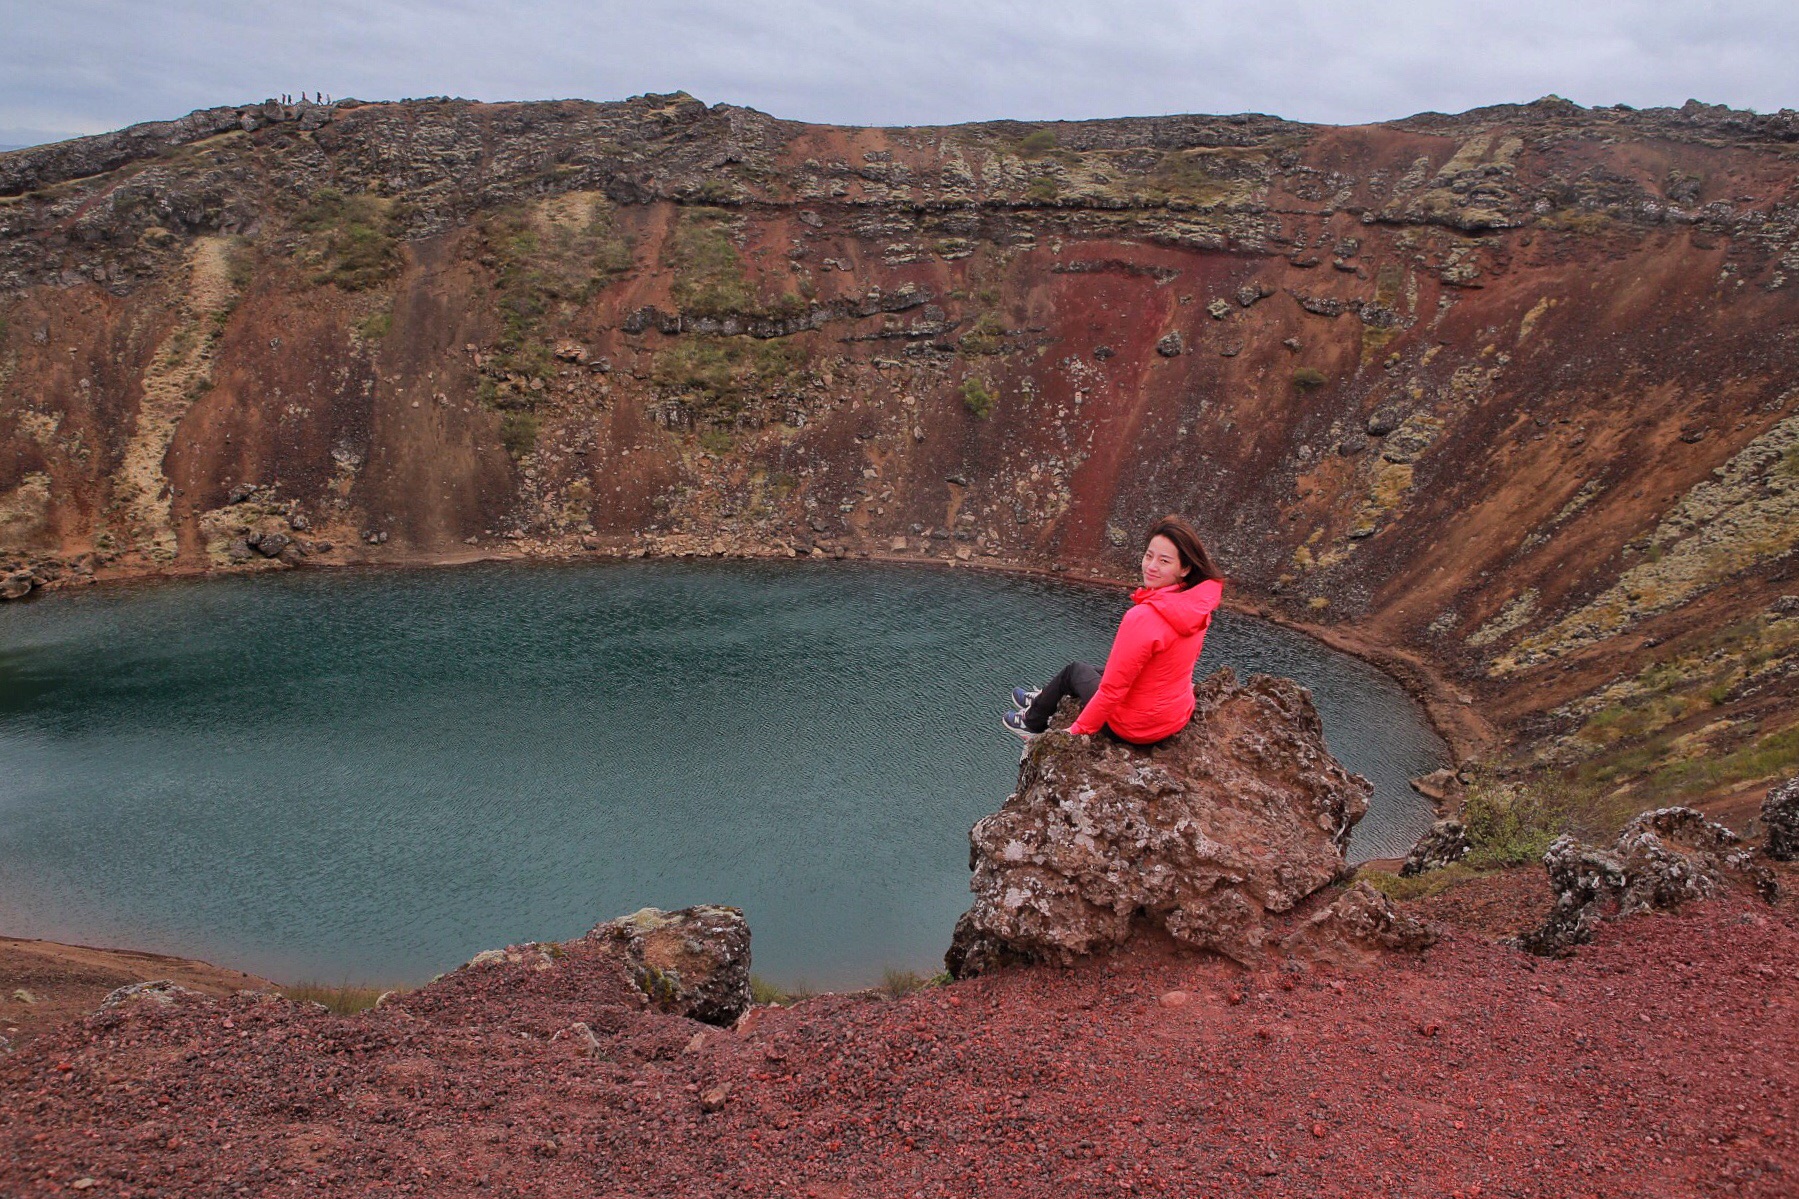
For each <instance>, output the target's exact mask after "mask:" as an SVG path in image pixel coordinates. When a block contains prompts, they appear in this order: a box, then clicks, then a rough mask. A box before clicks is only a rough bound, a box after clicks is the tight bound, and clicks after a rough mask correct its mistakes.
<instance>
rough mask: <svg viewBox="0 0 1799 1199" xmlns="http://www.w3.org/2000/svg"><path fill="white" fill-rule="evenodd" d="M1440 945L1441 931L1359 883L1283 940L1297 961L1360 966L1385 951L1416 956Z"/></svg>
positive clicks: (1284, 949)
mask: <svg viewBox="0 0 1799 1199" xmlns="http://www.w3.org/2000/svg"><path fill="white" fill-rule="evenodd" d="M1436 941H1437V932H1436V930H1435V929H1433V928H1431V927H1430V926H1429V925H1427V924H1425V923H1424V922H1423V921H1421V920H1419V919H1418V918H1417V917H1415V916H1411V915H1408V914H1406V913H1404V912H1400V911H1397V910H1395V908H1394V907H1393V905H1392V904H1391V903H1390V902H1388V900H1387V897H1386V896H1385V895H1382V894H1381V893H1380V892H1379V891H1376V890H1375V889H1374V888H1373V887H1372V886H1370V885H1369V884H1368V883H1366V882H1359V883H1357V884H1355V885H1354V886H1353V887H1351V888H1349V889H1348V890H1347V891H1345V892H1343V894H1342V895H1340V896H1338V897H1337V899H1336V900H1335V901H1333V902H1332V903H1331V904H1330V905H1329V906H1328V907H1326V908H1323V909H1322V910H1320V911H1319V912H1318V913H1317V914H1316V915H1314V916H1313V917H1312V918H1311V919H1310V920H1307V921H1306V922H1305V923H1304V924H1302V925H1300V926H1299V928H1298V929H1297V930H1295V931H1294V932H1292V933H1289V934H1288V935H1287V936H1285V937H1283V938H1282V939H1281V942H1280V947H1281V949H1282V950H1283V951H1284V952H1286V953H1289V954H1292V955H1293V956H1295V957H1306V958H1312V959H1314V960H1317V961H1321V962H1329V963H1331V964H1332V965H1337V966H1355V965H1363V964H1366V963H1368V962H1370V961H1372V960H1373V959H1374V958H1376V957H1378V956H1379V954H1380V953H1381V951H1382V950H1387V951H1393V952H1401V953H1415V952H1418V951H1421V950H1424V949H1428V948H1429V947H1430V946H1432V945H1434V944H1436Z"/></svg>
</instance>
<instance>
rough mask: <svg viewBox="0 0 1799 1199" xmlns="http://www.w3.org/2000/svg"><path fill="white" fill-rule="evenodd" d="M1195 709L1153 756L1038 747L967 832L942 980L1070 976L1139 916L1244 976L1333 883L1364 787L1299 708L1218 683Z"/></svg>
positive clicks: (1286, 697)
mask: <svg viewBox="0 0 1799 1199" xmlns="http://www.w3.org/2000/svg"><path fill="white" fill-rule="evenodd" d="M1197 698H1198V707H1197V709H1196V710H1195V712H1194V714H1193V720H1192V722H1191V723H1189V724H1188V726H1187V727H1186V728H1185V729H1183V730H1182V731H1181V732H1179V733H1177V734H1176V735H1174V736H1173V737H1171V738H1169V739H1168V740H1166V741H1163V742H1161V743H1160V744H1158V745H1155V746H1153V747H1147V748H1145V747H1139V746H1133V745H1126V744H1124V743H1123V742H1120V741H1117V740H1115V739H1112V738H1110V737H1108V736H1106V735H1103V734H1102V735H1100V736H1097V737H1093V738H1076V737H1072V736H1069V735H1068V734H1067V733H1065V732H1061V731H1051V732H1049V733H1046V734H1044V735H1043V736H1042V737H1040V738H1038V739H1037V741H1036V742H1035V743H1034V744H1033V745H1032V746H1031V747H1030V749H1029V750H1028V751H1027V752H1026V754H1025V757H1024V761H1023V762H1021V763H1020V765H1019V768H1018V790H1017V791H1016V792H1014V793H1013V794H1012V795H1011V796H1009V797H1007V799H1006V802H1005V804H1004V805H1003V806H1002V807H1001V808H1000V810H999V811H997V812H995V813H994V814H993V815H991V816H988V817H986V818H984V819H982V820H981V821H980V822H979V823H978V824H976V825H975V826H974V829H973V830H972V831H971V832H970V833H969V842H970V853H969V867H970V869H972V870H973V871H974V878H973V880H972V881H971V882H970V884H969V887H970V889H971V890H972V891H973V892H974V896H975V898H974V904H973V906H972V907H970V908H969V910H968V912H967V913H966V914H965V915H964V916H963V917H962V919H961V920H960V921H959V922H958V923H957V925H956V932H955V938H954V941H953V943H952V944H951V946H950V950H949V953H948V954H947V955H945V962H946V964H947V965H948V967H949V970H950V973H951V974H953V975H955V976H957V977H964V976H967V975H971V974H979V973H981V972H983V971H986V970H989V969H992V968H994V967H995V966H999V965H1004V964H1007V963H1010V962H1024V961H1048V962H1068V961H1071V960H1072V959H1073V958H1075V957H1076V956H1078V955H1081V954H1089V953H1093V952H1095V951H1097V950H1102V949H1105V948H1107V947H1110V946H1113V945H1118V944H1120V943H1122V942H1123V941H1125V940H1126V939H1127V938H1128V937H1129V936H1130V935H1131V933H1132V929H1133V925H1134V924H1135V922H1137V921H1138V920H1140V919H1141V920H1144V921H1147V922H1148V923H1150V924H1151V925H1154V926H1157V927H1160V928H1163V929H1165V930H1167V932H1168V933H1169V934H1170V935H1171V936H1172V937H1174V938H1175V939H1176V940H1178V941H1181V942H1183V943H1185V944H1188V945H1191V946H1195V947H1198V948H1204V949H1212V950H1216V951H1218V952H1220V953H1224V954H1227V955H1229V956H1230V957H1233V958H1235V959H1237V960H1238V961H1242V962H1251V961H1254V960H1256V959H1257V958H1259V957H1261V956H1262V955H1263V954H1264V952H1265V951H1266V949H1267V948H1268V947H1269V946H1270V944H1271V941H1272V939H1273V937H1272V934H1273V932H1274V924H1275V917H1277V916H1279V915H1280V914H1282V913H1287V912H1289V911H1291V910H1292V909H1293V907H1294V906H1295V905H1296V904H1298V903H1299V902H1300V901H1301V900H1302V899H1304V898H1305V897H1306V896H1308V895H1311V894H1312V893H1314V892H1316V891H1317V890H1319V889H1320V888H1321V887H1324V886H1326V885H1327V884H1329V883H1330V882H1332V881H1333V880H1335V879H1337V878H1338V877H1339V876H1341V875H1342V874H1343V873H1344V870H1345V862H1344V858H1343V850H1344V847H1345V846H1346V845H1347V844H1348V842H1349V834H1350V830H1351V829H1352V828H1353V827H1354V826H1355V823H1356V821H1358V820H1360V819H1361V818H1362V815H1363V813H1365V812H1366V811H1367V810H1368V797H1369V795H1370V793H1371V792H1372V790H1373V788H1372V786H1371V785H1370V784H1369V782H1368V781H1367V780H1366V779H1364V778H1362V777H1361V776H1359V775H1354V774H1351V773H1349V772H1348V771H1347V770H1345V769H1344V768H1343V767H1342V766H1341V765H1340V764H1339V763H1338V762H1337V760H1336V759H1335V758H1333V757H1331V755H1330V752H1329V751H1328V750H1327V749H1326V748H1325V744H1324V731H1323V726H1322V725H1321V723H1320V722H1319V719H1318V713H1317V710H1316V709H1315V708H1313V706H1312V700H1311V696H1310V694H1309V693H1308V692H1307V691H1306V690H1305V689H1304V688H1303V687H1301V686H1300V685H1299V684H1297V683H1295V682H1293V681H1292V680H1290V679H1281V678H1274V677H1271V676H1269V675H1261V674H1258V675H1252V676H1250V677H1249V678H1248V679H1245V680H1243V681H1238V679H1237V676H1236V675H1235V674H1234V673H1233V672H1232V671H1230V670H1229V669H1224V670H1220V671H1218V672H1217V673H1215V674H1213V675H1212V676H1211V677H1210V678H1208V679H1206V680H1205V682H1203V683H1201V684H1200V685H1199V687H1198V688H1197Z"/></svg>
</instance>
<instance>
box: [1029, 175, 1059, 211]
mask: <svg viewBox="0 0 1799 1199" xmlns="http://www.w3.org/2000/svg"><path fill="white" fill-rule="evenodd" d="M1061 194H1062V185H1061V184H1059V183H1057V182H1056V181H1055V179H1054V178H1053V177H1051V176H1049V175H1039V176H1038V177H1037V178H1035V179H1033V180H1031V185H1030V186H1029V187H1027V188H1025V189H1024V198H1025V199H1027V200H1029V201H1031V202H1032V203H1033V204H1050V203H1053V202H1054V201H1055V200H1056V199H1057V198H1059V197H1060V196H1061Z"/></svg>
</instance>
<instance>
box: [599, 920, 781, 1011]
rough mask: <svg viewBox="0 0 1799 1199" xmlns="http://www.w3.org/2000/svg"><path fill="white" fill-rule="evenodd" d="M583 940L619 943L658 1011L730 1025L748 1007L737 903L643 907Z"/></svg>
mask: <svg viewBox="0 0 1799 1199" xmlns="http://www.w3.org/2000/svg"><path fill="white" fill-rule="evenodd" d="M587 939H588V940H593V941H600V942H604V943H608V944H611V945H613V946H615V947H617V948H618V949H619V950H620V951H621V952H622V953H623V955H624V959H625V961H626V963H627V964H628V965H629V967H630V970H631V974H632V977H633V978H635V979H636V980H637V985H638V986H639V987H641V988H642V989H643V993H644V994H645V995H646V996H647V997H648V998H649V1001H650V1003H651V1004H652V1005H654V1006H655V1007H656V1008H658V1009H660V1010H661V1011H664V1012H672V1013H675V1014H678V1015H682V1016H687V1017H688V1018H690V1019H693V1020H700V1021H703V1022H705V1023H707V1024H730V1023H731V1022H732V1021H734V1020H736V1019H737V1017H739V1016H741V1015H743V1013H744V1011H745V1010H747V1009H748V1008H749V1006H750V926H749V923H748V922H747V921H745V920H744V918H743V910H742V909H741V908H728V907H719V906H715V905H712V904H701V905H699V906H697V907H691V908H682V909H681V910H679V911H676V912H664V911H661V910H659V909H657V908H644V909H643V910H642V911H639V912H635V913H633V914H631V915H629V916H625V917H622V918H620V919H618V920H611V921H607V922H606V923H605V924H601V925H598V926H596V927H595V928H594V929H593V931H592V932H590V933H588V934H587Z"/></svg>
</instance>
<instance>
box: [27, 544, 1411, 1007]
mask: <svg viewBox="0 0 1799 1199" xmlns="http://www.w3.org/2000/svg"><path fill="white" fill-rule="evenodd" d="M1126 603H1127V601H1126V600H1125V598H1124V597H1123V595H1122V594H1121V593H1120V592H1116V591H1108V590H1099V589H1086V588H1079V587H1071V586H1058V585H1052V584H1048V583H1044V582H1040V581H1035V580H1025V579H1016V578H1009V577H1004V576H995V575H983V574H976V573H971V572H966V571H921V570H906V569H902V568H897V567H895V568H885V567H874V566H867V565H845V564H840V563H827V564H807V563H801V564H782V565H778V566H776V565H745V564H727V563H716V564H714V563H700V564H676V563H622V564H605V565H583V566H562V567H543V566H518V565H483V566H474V567H466V568H459V569H455V570H434V571H416V572H404V573H401V572H369V573H304V574H290V575H283V576H279V577H275V578H256V579H232V580H214V581H196V582H185V583H168V584H161V585H156V586H145V587H132V588H112V589H96V590H93V591H88V592H82V593H73V594H61V595H51V596H48V597H45V598H43V599H41V600H39V601H36V602H32V603H26V604H11V605H6V606H4V607H0V931H4V932H6V933H8V934H11V935H22V936H37V937H47V938H54V939H61V940H73V941H80V942H85V943H89V944H96V943H98V944H123V945H130V946H133V947H137V948H146V949H158V950H162V951H166V952H173V953H181V954H190V955H196V956H201V957H206V958H209V959H211V960H213V961H217V962H221V963H228V964H231V965H235V966H239V967H241V968H244V969H248V970H253V971H257V972H261V973H265V974H268V975H270V976H272V977H275V978H280V979H295V978H300V977H311V978H318V979H324V980H329V981H337V980H340V979H354V980H370V981H384V982H417V981H420V980H422V979H424V978H427V977H429V976H430V975H432V974H434V973H437V972H439V971H443V970H447V969H450V968H452V967H454V966H455V965H457V964H458V963H460V962H462V961H465V960H467V959H468V958H469V957H470V956H472V955H473V954H474V953H476V952H478V951H479V950H482V949H486V948H490V947H492V946H496V945H503V944H506V943H508V942H516V941H522V940H548V939H562V938H566V937H570V936H573V935H576V934H578V933H581V932H583V931H585V930H586V929H587V928H588V927H590V926H591V925H593V924H594V923H596V922H597V921H599V920H603V919H607V918H610V917H613V916H618V915H621V914H624V913H627V912H630V911H634V910H636V909H637V908H639V907H643V906H646V905H654V906H657V907H663V908H673V907H681V906H684V905H687V904H692V903H701V902H711V903H727V904H736V905H739V906H741V907H743V908H744V909H745V910H746V911H747V913H748V916H749V920H750V927H751V930H752V933H753V937H754V946H753V950H754V957H755V967H756V970H757V972H758V973H761V974H764V975H767V976H768V977H771V978H774V979H778V980H781V981H783V982H787V983H793V982H798V981H807V982H810V983H812V984H814V985H820V986H843V985H851V984H855V983H859V982H866V981H870V980H872V979H874V978H878V977H879V975H880V973H881V971H882V969H883V968H886V967H890V966H891V967H901V968H908V969H915V970H920V971H934V970H935V969H937V968H938V967H937V963H938V961H939V959H940V957H941V954H942V952H943V950H944V948H945V947H946V946H947V945H948V942H949V934H950V930H951V927H952V926H953V925H954V923H955V919H956V917H957V916H958V915H959V914H960V913H961V912H962V911H963V910H964V908H966V906H967V899H968V896H967V882H968V869H967V866H968V863H967V854H968V849H967V830H968V827H969V826H970V825H971V824H972V823H973V822H974V821H975V820H977V819H978V818H979V817H981V816H982V815H984V814H985V813H987V812H989V811H992V810H993V809H994V808H996V807H998V806H999V804H1000V803H1001V802H1002V801H1003V800H1004V799H1005V797H1006V794H1007V792H1008V791H1010V790H1011V787H1012V783H1013V781H1014V779H1015V777H1016V770H1017V764H1018V749H1019V747H1018V743H1017V742H1016V741H1015V740H1014V739H1013V738H1012V737H1010V736H1009V735H1007V734H1006V733H1004V732H1003V731H1002V730H1001V729H1000V727H999V723H998V716H999V713H1000V711H1001V705H1002V703H1003V702H1004V697H1005V696H1006V695H1007V692H1008V691H1009V689H1010V687H1011V686H1012V684H1013V683H1014V682H1026V681H1032V680H1037V679H1040V678H1041V677H1044V676H1046V675H1047V674H1049V673H1050V672H1052V671H1053V670H1055V669H1056V668H1058V667H1060V666H1061V665H1062V663H1063V662H1064V661H1066V660H1068V659H1070V658H1088V659H1090V660H1094V661H1100V660H1103V658H1104V655H1105V652H1106V648H1107V645H1108V643H1109V641H1110V638H1111V634H1112V630H1113V629H1114V628H1115V627H1116V624H1117V620H1118V617H1119V615H1120V614H1121V612H1122V611H1123V608H1124V606H1125V604H1126ZM1227 663H1228V664H1230V665H1233V666H1235V667H1237V668H1238V669H1239V670H1241V671H1252V670H1267V671H1271V672H1274V673H1279V674H1285V675H1289V676H1291V677H1293V678H1296V679H1298V680H1299V681H1301V682H1303V683H1305V684H1307V685H1308V686H1310V687H1311V688H1312V689H1313V694H1314V697H1315V699H1316V702H1317V704H1318V706H1319V709H1320V710H1321V712H1322V714H1323V716H1324V720H1325V728H1326V734H1327V737H1328V738H1329V741H1330V744H1331V748H1332V750H1333V751H1334V752H1335V753H1337V754H1338V756H1339V757H1341V758H1342V759H1343V760H1344V761H1345V762H1346V764H1348V765H1349V766H1350V767H1351V768H1352V769H1355V770H1358V771H1360V772H1361V773H1363V774H1365V775H1367V776H1368V777H1369V778H1371V779H1372V780H1374V782H1375V784H1376V789H1377V795H1376V800H1375V807H1374V810H1373V811H1372V812H1371V813H1370V815H1369V817H1368V818H1367V819H1366V820H1365V821H1364V822H1363V825H1362V826H1361V828H1360V829H1359V830H1358V834H1357V839H1356V841H1355V843H1354V847H1353V848H1354V849H1355V850H1356V851H1357V855H1358V856H1375V855H1378V854H1384V853H1389V852H1394V851H1396V850H1403V848H1404V847H1405V846H1406V845H1409V844H1410V842H1411V840H1412V839H1413V837H1414V836H1415V835H1416V833H1417V832H1418V831H1419V830H1420V829H1421V828H1422V827H1423V826H1425V825H1426V824H1428V822H1429V819H1430V811H1429V808H1428V807H1427V806H1426V805H1424V804H1423V803H1422V801H1420V800H1418V799H1417V797H1416V796H1414V795H1413V794H1412V793H1411V791H1410V789H1409V788H1408V787H1407V786H1406V781H1405V780H1406V778H1407V777H1409V776H1411V775H1415V774H1418V773H1420V772H1421V771H1424V770H1428V769H1432V768H1434V767H1436V766H1437V765H1439V764H1441V762H1442V760H1443V746H1442V744H1441V743H1440V742H1439V741H1438V739H1437V738H1436V736H1435V734H1434V733H1432V732H1431V731H1430V729H1429V728H1428V726H1427V725H1426V724H1425V723H1424V720H1423V717H1422V714H1421V713H1420V712H1419V710H1418V709H1417V708H1416V706H1415V705H1414V704H1413V703H1412V702H1411V701H1410V699H1409V698H1408V697H1407V696H1406V695H1405V694H1404V692H1403V691H1402V690H1401V689H1400V688H1399V687H1398V686H1397V685H1396V684H1395V683H1394V682H1393V681H1392V680H1391V679H1389V678H1387V677H1386V676H1384V675H1382V674H1380V673H1379V672H1377V671H1375V670H1373V669H1371V668H1369V667H1367V666H1366V665H1364V664H1363V663H1361V662H1358V661H1356V660H1354V659H1352V658H1348V657H1345V656H1342V655H1339V654H1335V653H1333V652H1331V651H1329V650H1327V649H1325V648H1323V647H1322V646H1320V645H1318V644H1317V643H1315V642H1312V641H1309V640H1307V639H1305V638H1303V637H1300V636H1298V635H1296V634H1292V633H1289V632H1287V631H1285V630H1283V629H1280V628H1277V627H1275V626H1272V625H1268V624H1265V623H1262V622H1257V621H1253V620H1249V619H1245V618H1242V617H1235V616H1230V615H1228V614H1227V615H1224V616H1222V617H1221V618H1220V619H1219V621H1218V622H1217V624H1216V625H1215V626H1214V630H1213V632H1212V633H1211V635H1210V638H1209V639H1208V641H1207V644H1206V651H1205V655H1204V657H1202V659H1201V660H1200V672H1201V673H1202V674H1203V673H1206V672H1209V671H1210V670H1211V669H1214V668H1216V667H1218V666H1221V665H1224V664H1227Z"/></svg>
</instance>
